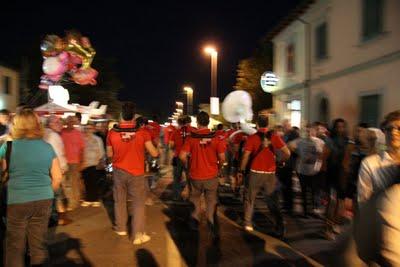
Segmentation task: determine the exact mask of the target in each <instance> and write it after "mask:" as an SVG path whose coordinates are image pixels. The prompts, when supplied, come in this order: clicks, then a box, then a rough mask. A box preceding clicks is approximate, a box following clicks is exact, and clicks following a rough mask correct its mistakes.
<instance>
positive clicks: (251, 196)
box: [238, 115, 290, 238]
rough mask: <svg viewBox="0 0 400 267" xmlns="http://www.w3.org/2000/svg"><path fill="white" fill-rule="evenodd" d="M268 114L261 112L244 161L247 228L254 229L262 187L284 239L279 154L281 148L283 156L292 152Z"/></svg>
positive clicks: (249, 138)
mask: <svg viewBox="0 0 400 267" xmlns="http://www.w3.org/2000/svg"><path fill="white" fill-rule="evenodd" d="M267 127H268V117H267V116H264V115H259V116H258V118H257V133H255V134H253V135H251V136H249V137H248V138H247V141H246V143H245V145H244V153H243V157H242V161H241V164H240V173H239V175H238V177H239V180H240V181H242V180H243V178H244V176H245V175H246V177H245V178H246V183H245V198H244V229H245V230H246V231H249V232H250V231H253V224H252V217H253V211H254V203H255V199H256V196H257V193H258V192H259V191H260V189H261V188H263V189H264V195H265V197H266V202H267V205H268V208H269V210H270V212H271V213H272V215H273V216H274V217H275V220H276V226H275V231H276V235H277V236H278V237H279V238H283V236H284V232H285V227H284V222H283V217H282V214H281V210H280V208H279V202H278V195H277V192H276V189H277V184H278V180H277V178H276V175H275V170H276V163H275V159H276V157H275V153H276V151H280V153H281V159H282V160H286V159H288V158H289V156H290V151H289V149H288V147H287V146H286V144H285V142H284V141H283V140H282V138H281V137H279V136H278V135H277V134H275V133H273V131H268V128H267Z"/></svg>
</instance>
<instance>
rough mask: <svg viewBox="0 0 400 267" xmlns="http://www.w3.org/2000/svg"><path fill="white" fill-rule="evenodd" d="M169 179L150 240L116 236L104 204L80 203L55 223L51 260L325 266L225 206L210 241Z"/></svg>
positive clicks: (163, 183) (151, 215)
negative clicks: (249, 227)
mask: <svg viewBox="0 0 400 267" xmlns="http://www.w3.org/2000/svg"><path fill="white" fill-rule="evenodd" d="M171 181H172V179H168V178H163V179H161V180H160V181H159V185H158V188H157V189H156V192H155V194H154V195H153V198H154V200H155V203H154V205H153V206H147V210H146V215H147V220H146V229H147V230H146V231H147V233H148V234H150V236H151V238H152V239H151V241H150V242H148V243H145V244H143V245H141V246H134V245H133V244H131V243H130V242H129V240H128V238H127V237H120V236H117V235H116V234H115V233H114V232H113V231H112V228H111V227H112V225H111V219H110V216H109V215H108V212H107V210H108V209H106V208H105V207H102V208H91V207H90V208H79V209H77V210H76V211H73V212H71V213H70V218H71V219H73V220H74V222H73V223H72V224H70V225H68V226H63V227H57V228H52V231H51V233H50V244H49V248H50V255H51V259H52V264H53V266H101V267H102V266H106V267H108V266H116V267H117V266H118V267H119V266H121V267H122V266H167V267H170V266H171V267H172V266H173V267H180V266H229V267H233V266H267V265H268V266H321V265H320V264H318V263H317V262H316V261H314V260H313V259H310V258H308V257H307V256H306V255H305V254H303V253H301V252H299V251H298V250H296V249H294V248H292V247H291V246H290V245H288V244H286V243H284V242H282V241H280V240H277V239H275V238H273V237H270V236H268V235H266V234H263V233H261V232H255V233H252V234H248V233H245V232H243V231H242V229H241V228H240V226H238V225H237V224H236V223H235V222H234V221H232V220H231V219H229V218H228V217H227V216H225V215H224V214H223V212H222V209H221V212H220V213H219V217H220V229H221V241H220V243H218V244H214V243H213V242H212V241H211V238H210V237H209V235H208V231H207V227H206V225H205V222H204V221H203V222H202V224H201V226H200V231H199V232H193V231H190V230H189V228H188V226H187V218H188V216H189V214H190V206H189V205H187V203H186V204H185V203H175V202H172V201H169V200H168V199H169V197H168V196H169V194H170V193H171V192H170V189H169V186H168V185H169V184H170V182H171ZM110 205H112V203H108V202H106V203H105V206H106V207H110Z"/></svg>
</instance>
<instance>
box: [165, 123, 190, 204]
mask: <svg viewBox="0 0 400 267" xmlns="http://www.w3.org/2000/svg"><path fill="white" fill-rule="evenodd" d="M191 122H192V120H191V119H190V117H188V116H184V117H180V118H178V129H176V130H175V131H174V132H173V133H172V135H171V139H170V141H169V147H170V149H173V150H174V157H173V162H172V165H173V167H174V181H173V191H174V200H178V201H181V200H182V196H181V194H182V191H183V190H184V188H185V186H186V183H185V182H183V181H182V176H183V173H185V177H186V179H187V169H186V168H185V165H184V164H183V163H182V161H181V160H180V159H179V153H180V152H181V150H182V147H183V144H184V143H185V141H186V139H187V138H188V137H189V136H190V134H191V132H192V131H194V130H195V128H194V127H192V126H190V124H191Z"/></svg>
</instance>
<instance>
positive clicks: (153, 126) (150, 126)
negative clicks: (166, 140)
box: [147, 121, 161, 145]
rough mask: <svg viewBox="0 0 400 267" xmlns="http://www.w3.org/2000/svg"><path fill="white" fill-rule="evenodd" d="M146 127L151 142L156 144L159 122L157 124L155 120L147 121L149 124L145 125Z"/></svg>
mask: <svg viewBox="0 0 400 267" xmlns="http://www.w3.org/2000/svg"><path fill="white" fill-rule="evenodd" d="M147 128H148V129H149V131H150V135H151V140H153V143H154V144H156V145H157V144H158V142H159V138H160V132H161V126H160V124H158V123H157V122H155V121H153V122H149V124H148V125H147Z"/></svg>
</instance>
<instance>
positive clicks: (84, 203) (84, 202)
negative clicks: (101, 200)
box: [81, 201, 91, 207]
mask: <svg viewBox="0 0 400 267" xmlns="http://www.w3.org/2000/svg"><path fill="white" fill-rule="evenodd" d="M90 205H91V203H90V202H88V201H83V202H82V204H81V207H89V206H90Z"/></svg>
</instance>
